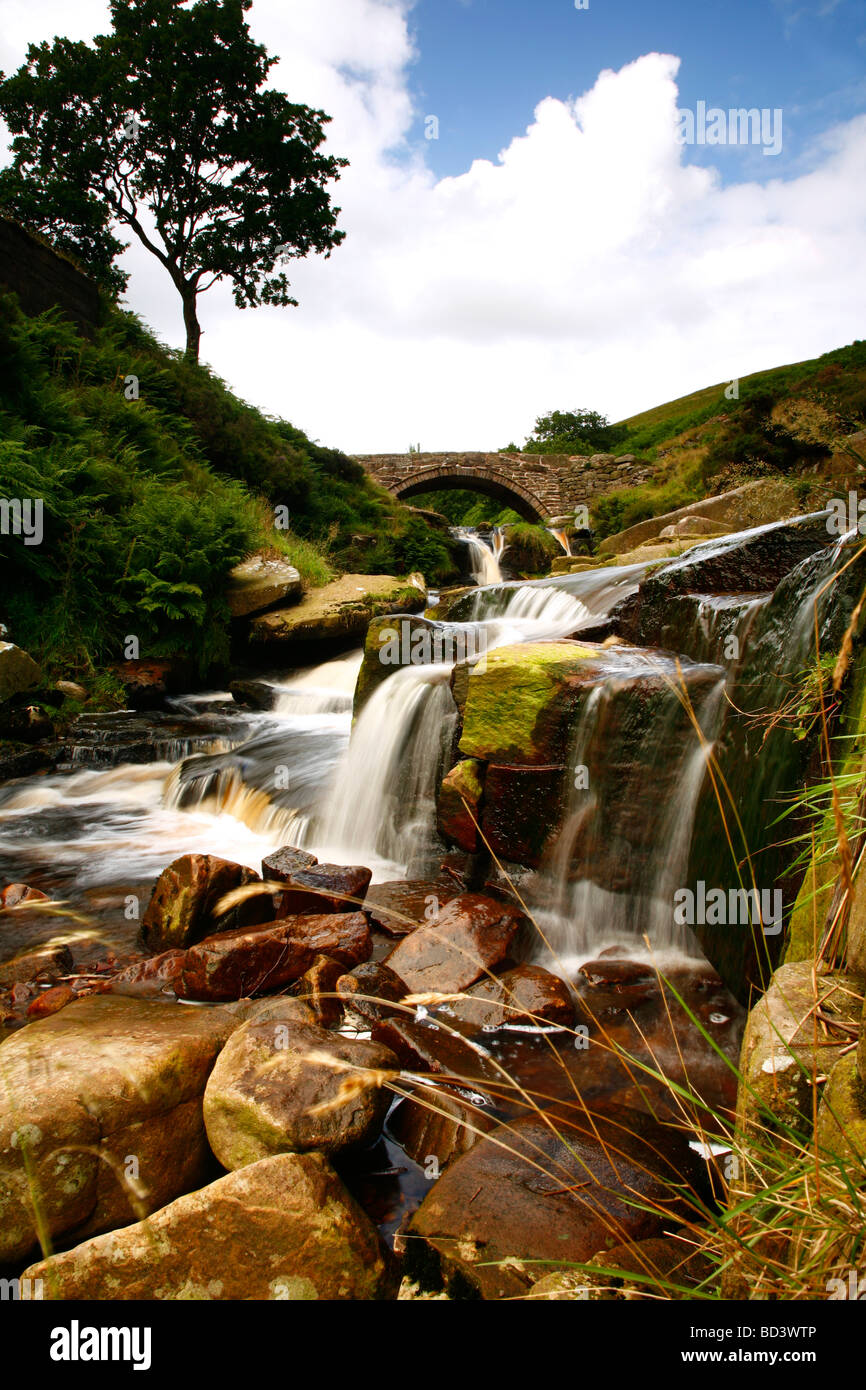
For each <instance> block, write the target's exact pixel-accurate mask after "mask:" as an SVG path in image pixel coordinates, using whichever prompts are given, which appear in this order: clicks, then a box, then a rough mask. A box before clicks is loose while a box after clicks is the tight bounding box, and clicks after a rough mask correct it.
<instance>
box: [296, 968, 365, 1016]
mask: <svg viewBox="0 0 866 1390" xmlns="http://www.w3.org/2000/svg"><path fill="white" fill-rule="evenodd" d="M361 968H362V969H363V967H361ZM344 969H345V967H344V966H342V965H341V964H340V962H339V961H338V960H332V959H331V957H330V956H316V958H315V960H314V961H313V963H312V965H311V966H310V968H309V970H305V971H304V973H303V975H302V976H301V978H300V979H299V980H298V981H297V982H296V983H295V985H294V986H293V991H294V994H295V997H296V998H297V999H302V1000H303V1002H304V1003H305V1004H306V1005H307V1008H308V1009H310V1010H311V1011H312V1013H313V1016H314V1017H315V1020H316V1022H317V1023H319V1024H321V1026H322V1027H323V1028H329V1027H331V1026H332V1025H333V1024H335V1023H338V1022H339V1020H340V1018H341V1017H342V1014H343V1006H342V1004H341V1002H340V1000H339V998H338V997H337V981H338V980H339V979H340V977H341V976H342V974H343V972H344Z"/></svg>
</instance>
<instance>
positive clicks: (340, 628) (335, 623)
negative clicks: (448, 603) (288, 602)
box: [250, 574, 426, 643]
mask: <svg viewBox="0 0 866 1390" xmlns="http://www.w3.org/2000/svg"><path fill="white" fill-rule="evenodd" d="M425 602H426V595H425V594H424V593H423V592H422V591H421V590H419V589H416V588H415V586H414V585H413V584H410V583H409V581H408V580H406V579H395V578H394V576H393V575H390V574H344V575H343V576H342V578H341V579H335V580H334V581H333V582H332V583H330V584H325V585H323V586H322V587H321V588H318V589H311V590H309V591H308V592H307V593H306V594H304V596H303V598H302V599H301V600H300V601H299V602H298V603H296V604H295V605H294V606H293V607H291V608H277V609H274V610H273V611H272V612H270V613H264V614H262V615H261V616H259V617H254V618H253V620H252V625H251V629H250V640H251V641H253V642H257V643H258V642H262V643H272V642H273V643H298V642H321V641H325V640H328V639H334V638H339V639H340V640H345V639H347V638H350V637H363V635H364V634H365V633H366V631H367V625H368V623H369V622H370V620H371V619H372V618H375V617H378V616H379V615H380V614H382V613H415V612H418V611H420V610H421V609H423V608H424V605H425Z"/></svg>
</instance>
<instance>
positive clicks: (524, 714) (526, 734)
mask: <svg viewBox="0 0 866 1390" xmlns="http://www.w3.org/2000/svg"><path fill="white" fill-rule="evenodd" d="M597 660H598V650H597V649H594V648H590V647H582V646H579V645H578V644H577V643H573V642H538V643H533V644H531V645H529V644H526V645H522V644H521V645H516V646H513V647H506V648H502V649H500V650H498V651H494V652H491V653H489V654H488V655H486V656H484V657H482V658H481V660H480V661H479V662H478V663H477V665H476V666H474V667H471V668H470V670H469V680H468V696H467V700H466V708H465V714H464V724H463V735H462V737H461V740H460V751H461V753H464V754H466V755H467V756H468V757H475V758H482V759H486V760H487V761H489V762H497V763H505V764H509V763H513V764H517V765H527V764H529V765H538V764H541V763H551V762H557V761H559V760H560V759H561V758H562V757H563V756H564V749H563V735H564V730H565V729H566V728H567V726H568V723H569V718H570V713H571V710H572V707H573V705H574V703H575V702H576V700H577V699H579V698H580V693H581V692H580V690H579V689H574V690H572V691H571V699H569V698H568V694H569V686H571V685H575V684H576V685H578V686H579V684H580V682H581V681H582V680H583V678H584V677H585V676H586V675H587V674H589V672H588V671H587V663H588V662H595V661H597ZM576 678H577V679H576Z"/></svg>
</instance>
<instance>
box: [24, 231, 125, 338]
mask: <svg viewBox="0 0 866 1390" xmlns="http://www.w3.org/2000/svg"><path fill="white" fill-rule="evenodd" d="M0 289H2V290H3V291H4V292H5V291H8V290H14V292H15V293H16V294H17V296H18V299H19V301H20V304H21V308H22V309H23V310H24V312H25V314H32V315H36V314H42V313H44V312H45V310H46V309H51V308H53V307H54V306H55V305H56V306H57V307H58V308H60V309H61V310H62V311H63V313H64V314H66V315H67V316H68V317H69V318H70V319H72V320H73V321H74V322H75V323H76V324H78V326H79V327H81V328H93V327H95V326H96V325H97V324H98V323H99V321H100V302H99V291H98V290H97V288H96V285H95V284H94V282H93V281H92V280H90V279H88V277H87V276H86V275H85V274H84V273H83V272H82V271H81V270H79V269H78V267H77V266H76V265H74V264H73V262H72V261H70V260H67V259H66V257H65V256H61V255H59V254H58V253H57V252H56V251H54V250H52V248H51V247H50V246H49V244H48V243H47V242H46V241H43V240H42V238H41V237H38V236H34V235H33V234H32V233H31V232H28V231H26V230H25V229H24V228H23V227H20V226H19V225H18V223H17V222H10V221H8V220H7V219H6V218H5V217H0Z"/></svg>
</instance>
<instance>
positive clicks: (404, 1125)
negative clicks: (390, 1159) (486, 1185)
mask: <svg viewBox="0 0 866 1390" xmlns="http://www.w3.org/2000/svg"><path fill="white" fill-rule="evenodd" d="M479 1102H484V1104H483V1105H482V1104H479ZM498 1123H499V1120H498V1118H497V1116H496V1114H495V1112H494V1110H493V1102H492V1100H491V1099H490V1097H489V1096H487V1095H484V1094H483V1093H482V1092H477V1093H476V1094H475V1101H474V1103H473V1101H472V1100H470V1099H469V1098H468V1093H467V1092H466V1091H465V1090H463V1089H461V1088H460V1087H456V1086H448V1085H446V1084H445V1083H442V1084H441V1085H438V1086H436V1087H430V1086H425V1087H419V1088H418V1094H417V1097H413V1098H412V1099H407V1100H401V1101H400V1103H399V1105H397V1106H396V1107H395V1109H394V1110H392V1111H391V1114H390V1115H389V1116H388V1133H389V1134H390V1135H391V1136H392V1137H393V1138H394V1139H396V1141H397V1143H398V1144H399V1145H400V1147H401V1148H402V1149H404V1150H405V1151H406V1153H407V1154H408V1155H409V1157H410V1158H411V1159H413V1160H414V1162H415V1163H417V1164H419V1165H420V1166H421V1167H422V1168H424V1169H425V1170H427V1169H430V1168H431V1167H432V1172H433V1175H434V1177H437V1178H438V1176H439V1171H440V1170H441V1169H442V1168H444V1167H445V1166H446V1165H447V1164H449V1163H451V1162H452V1161H453V1160H454V1159H455V1158H459V1157H460V1155H461V1154H464V1153H468V1152H469V1150H470V1149H471V1148H472V1147H473V1145H475V1144H477V1143H478V1141H479V1139H482V1138H483V1137H484V1135H485V1134H489V1133H490V1131H491V1130H492V1129H495V1128H496V1126H497V1124H498ZM431 1159H434V1160H435V1165H431V1163H430V1160H431Z"/></svg>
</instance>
